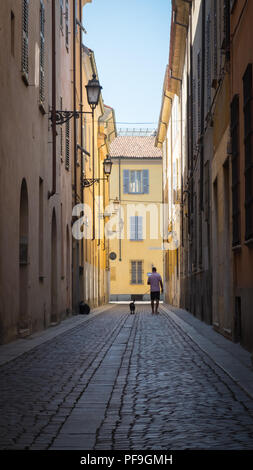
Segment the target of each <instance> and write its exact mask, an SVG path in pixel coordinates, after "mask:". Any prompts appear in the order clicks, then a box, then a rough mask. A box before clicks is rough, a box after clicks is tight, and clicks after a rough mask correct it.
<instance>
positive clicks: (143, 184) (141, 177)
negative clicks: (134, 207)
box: [123, 170, 149, 194]
mask: <svg viewBox="0 0 253 470" xmlns="http://www.w3.org/2000/svg"><path fill="white" fill-rule="evenodd" d="M123 192H124V193H125V194H148V193H149V170H123Z"/></svg>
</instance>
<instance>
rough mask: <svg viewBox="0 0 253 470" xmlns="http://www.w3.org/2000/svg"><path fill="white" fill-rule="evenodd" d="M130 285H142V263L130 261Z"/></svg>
mask: <svg viewBox="0 0 253 470" xmlns="http://www.w3.org/2000/svg"><path fill="white" fill-rule="evenodd" d="M130 263H131V264H130V266H131V272H130V278H131V284H143V261H138V260H137V261H131V262H130Z"/></svg>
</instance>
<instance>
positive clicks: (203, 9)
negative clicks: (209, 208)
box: [200, 0, 206, 211]
mask: <svg viewBox="0 0 253 470" xmlns="http://www.w3.org/2000/svg"><path fill="white" fill-rule="evenodd" d="M205 21H206V0H203V2H202V71H201V82H202V89H201V151H200V209H201V210H202V211H203V173H204V130H205V125H204V118H205V55H206V40H205Z"/></svg>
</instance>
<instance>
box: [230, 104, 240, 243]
mask: <svg viewBox="0 0 253 470" xmlns="http://www.w3.org/2000/svg"><path fill="white" fill-rule="evenodd" d="M230 112H231V124H230V133H231V145H232V219H233V241H232V245H233V246H236V245H239V244H240V176H239V175H240V173H239V96H238V95H235V96H234V98H233V100H232V103H231V106H230Z"/></svg>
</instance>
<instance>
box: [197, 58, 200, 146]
mask: <svg viewBox="0 0 253 470" xmlns="http://www.w3.org/2000/svg"><path fill="white" fill-rule="evenodd" d="M197 74H198V75H197V77H198V78H197V95H198V104H197V115H198V138H199V137H200V135H201V113H200V110H201V58H200V51H199V52H198V55H197Z"/></svg>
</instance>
